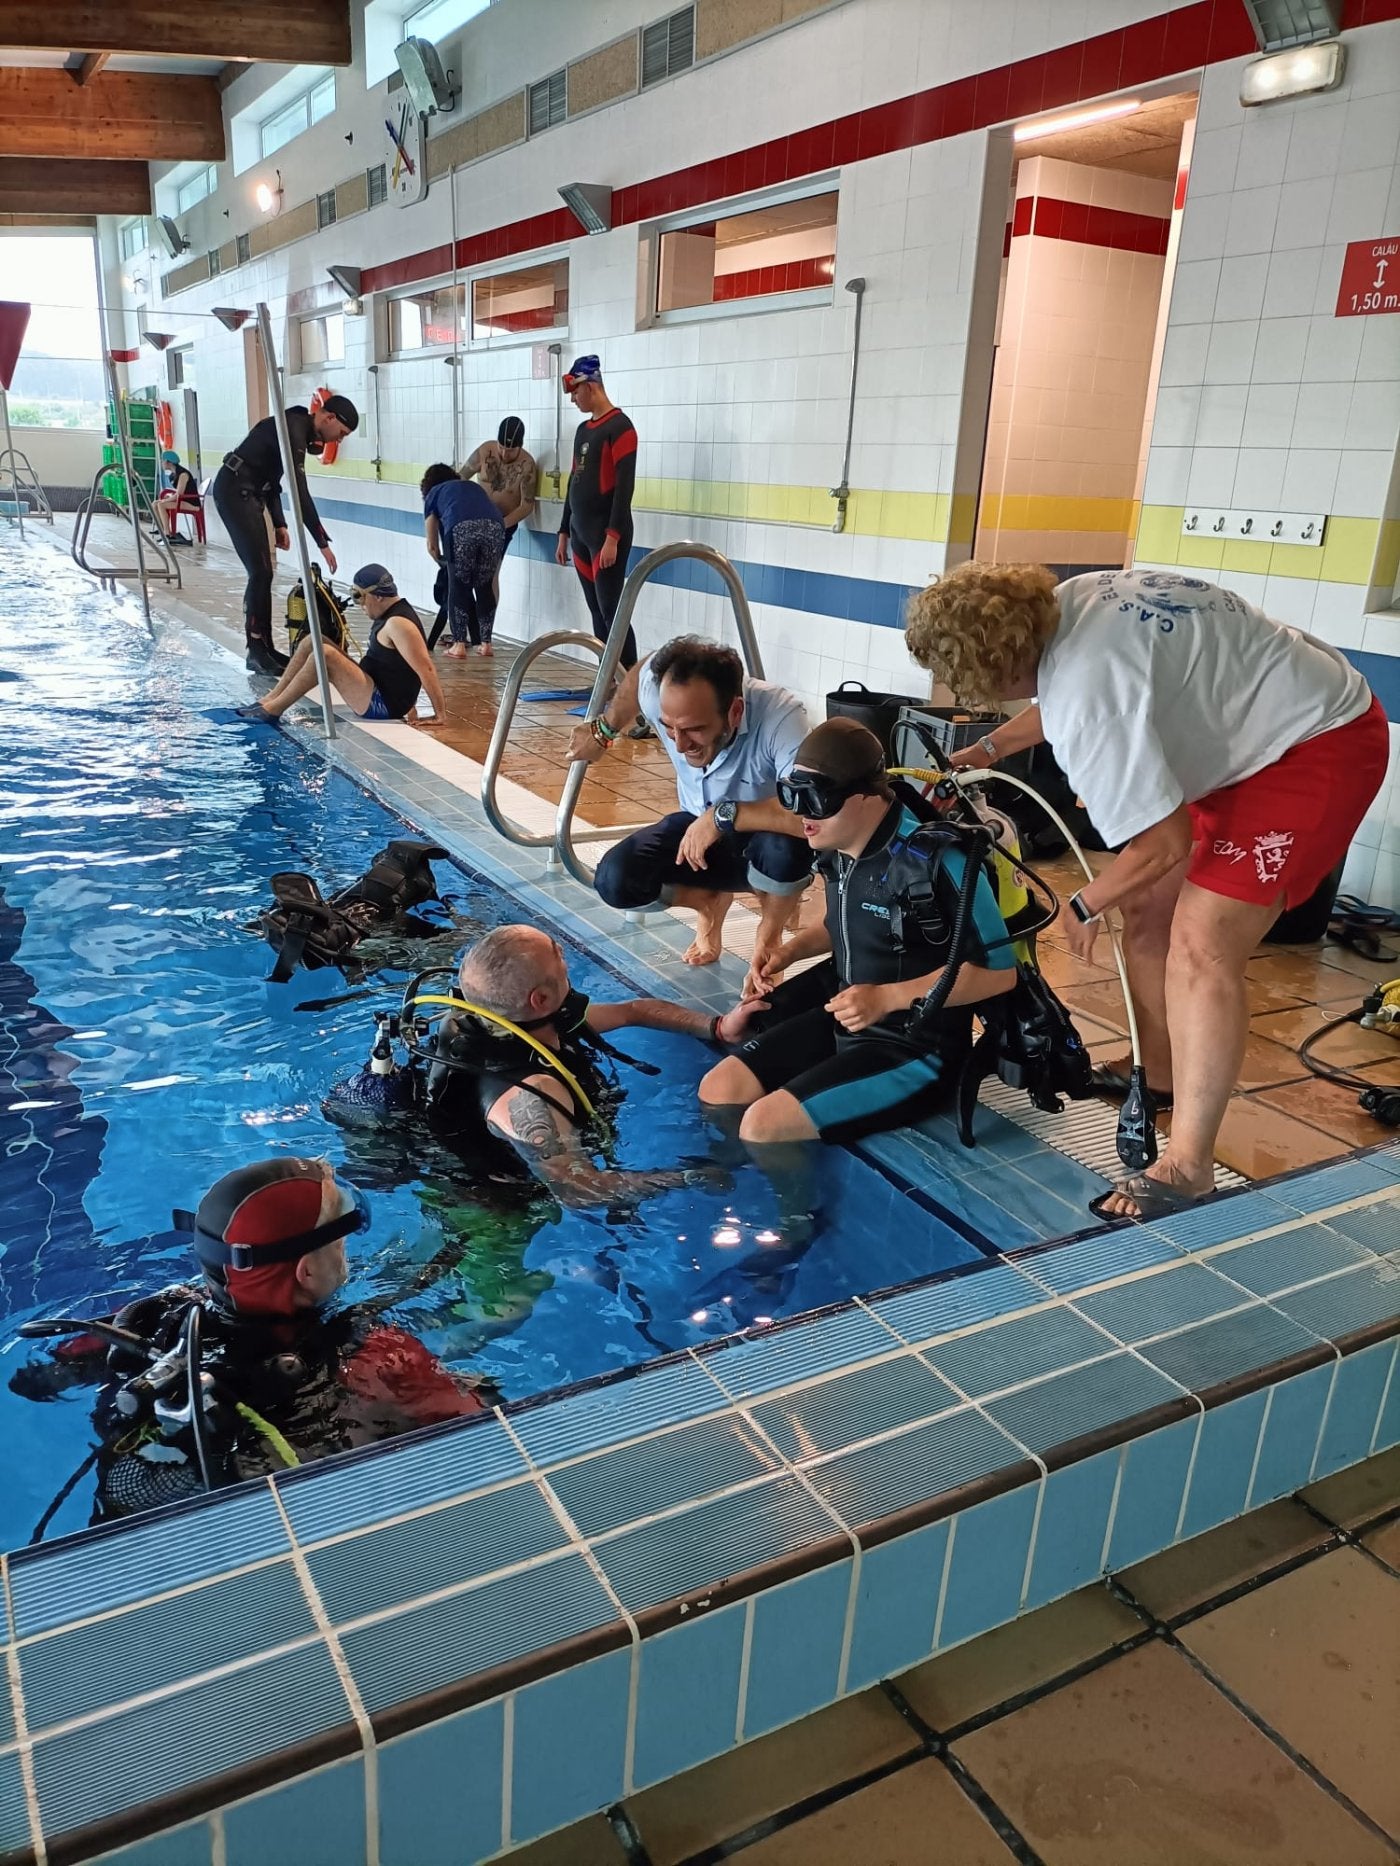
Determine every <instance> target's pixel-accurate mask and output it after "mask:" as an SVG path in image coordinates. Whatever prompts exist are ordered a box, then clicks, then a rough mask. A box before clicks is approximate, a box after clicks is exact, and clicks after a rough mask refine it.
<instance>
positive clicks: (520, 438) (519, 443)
mask: <svg viewBox="0 0 1400 1866" xmlns="http://www.w3.org/2000/svg"><path fill="white" fill-rule="evenodd" d="M496 439H497V441H498V442H499V443H500V445H501V446H502V447H523V446H524V444H525V423H524V422H523V421H522V420H521V419H520V417H519V415H507V416H506V418H505V420H504V421H503V422H502V423H501V425H500V427H498V428H497V429H496Z"/></svg>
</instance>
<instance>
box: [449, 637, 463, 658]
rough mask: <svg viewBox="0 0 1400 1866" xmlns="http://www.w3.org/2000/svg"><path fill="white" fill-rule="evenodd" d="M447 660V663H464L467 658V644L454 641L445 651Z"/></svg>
mask: <svg viewBox="0 0 1400 1866" xmlns="http://www.w3.org/2000/svg"><path fill="white" fill-rule="evenodd" d="M447 658H448V660H449V661H465V660H466V658H467V644H466V643H465V642H464V641H454V642H453V644H452V646H451V647H450V648H449V649H448V650H447Z"/></svg>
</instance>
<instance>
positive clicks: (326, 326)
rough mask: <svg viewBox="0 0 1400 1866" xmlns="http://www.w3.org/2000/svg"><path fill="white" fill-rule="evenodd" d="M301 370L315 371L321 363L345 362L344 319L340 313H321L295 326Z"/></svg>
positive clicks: (305, 318)
mask: <svg viewBox="0 0 1400 1866" xmlns="http://www.w3.org/2000/svg"><path fill="white" fill-rule="evenodd" d="M297 336H298V339H299V347H300V350H301V367H302V369H303V370H308V369H317V368H319V367H320V365H321V364H322V363H343V362H344V361H345V317H344V314H343V313H342V312H340V311H323V312H321V313H320V315H319V316H317V317H304V318H303V319H302V320H301V322H300V323H299V324H298V326H297Z"/></svg>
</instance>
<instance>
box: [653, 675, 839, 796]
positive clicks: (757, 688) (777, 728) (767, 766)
mask: <svg viewBox="0 0 1400 1866" xmlns="http://www.w3.org/2000/svg"><path fill="white" fill-rule="evenodd" d="M637 705H638V707H639V708H640V709H641V712H642V715H643V717H644V718H646V719H647V720H649V721H650V722H651V727H652V730H653V731H654V732H655V733H656V736H657V738H659V739H660V741H661V749H662V750H663V751H664V752H665V754H666V756H667V757H668V758H669V759H670V761H671V763H672V765H673V766H674V767H675V773H676V800H677V802H678V803H679V805H680V807H681V809H682V810H689V811H690V813H691V815H692V816H700V815H701V814H702V813H703V812H704V811H705V810H707V809H708V808H709V807H710V805H711V804H713V803H726V802H728V801H729V800H730V799H732V800H733V801H734V802H735V803H762V802H763V801H764V800H765V799H766V798H768V797H773V796H776V795H777V790H778V779H779V778H780V777H786V776H787V774H788V772H789V771H791V769H792V765H793V760H794V759H795V758H796V757H797V748H798V746H799V745H800V744H801V743H802V741H803V739H805V738H806V736H807V733H808V730H809V728H808V725H807V714H806V712H805V710H804V709H803V705H802V702H801V700H799V699H798V697H797V695H796V694H795V693H789V692H788V690H787V688H786V687H775V686H774V685H773V684H772V683H771V682H770V681H767V680H750V679H749V677H748V676H747V675H745V677H744V715H743V718H742V719H741V720H740V721H739V730H738V731H737V732H736V733H735V734H734V737H733V738H732V739H731V740H730V741H729V743H728V745H726V746H725V747H724V748H723V750H722V751H721V752H720V753H719V754H718V756H717V757H716V758H715V760H714V762H713V763H712V764H708V765H706V766H705V768H704V769H703V770H697V769H696V768H695V766H694V765H690V764H687V763H686V761H685V758H684V757H683V756H682V754H681V753H680V752H678V751H677V750H676V748H675V746H674V745H673V744H672V743H671V740H670V738H669V737H668V736H667V732H666V728H665V726H663V725H662V723H661V683H660V681H658V680H657V678H656V675H655V674H654V673H653V672H652V665H651V661H650V659H648V660H647V661H646V662H645V663H644V664H643V666H642V672H641V678H640V679H639V680H638V682H637ZM794 821H796V819H795V818H794Z"/></svg>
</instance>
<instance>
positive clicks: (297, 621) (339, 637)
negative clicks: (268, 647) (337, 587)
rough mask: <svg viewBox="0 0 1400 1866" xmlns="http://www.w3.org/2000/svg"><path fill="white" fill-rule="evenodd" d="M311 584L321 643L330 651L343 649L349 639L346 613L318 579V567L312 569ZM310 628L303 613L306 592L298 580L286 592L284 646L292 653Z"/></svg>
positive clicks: (320, 578)
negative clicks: (318, 620) (329, 645)
mask: <svg viewBox="0 0 1400 1866" xmlns="http://www.w3.org/2000/svg"><path fill="white" fill-rule="evenodd" d="M311 583H312V587H313V589H314V590H315V592H316V612H317V614H318V615H319V617H320V620H321V639H322V640H323V641H328V642H330V644H331V645H332V647H335V648H340V649H344V647H345V644H346V641H347V639H348V636H349V629H348V627H347V625H346V620H345V610H344V608H343V606H342V605H341V602H340V599H339V597H337V595H336V593H335V591H334V590H333V589H332V588H331V586H330V584H329V583H327V581H326V579H325V578H324V577H323V576H322V575H321V569H320V565H319V564H313V565H312V566H311ZM309 626H310V624H309V621H308V617H307V611H306V591H305V589H304V588H303V587H302V581H301V578H300V577H298V578H297V580H296V582H295V583H294V584H293V585H292V587H291V589H290V590H289V591H288V592H287V646H288V647H289V648H290V649H292V650H293V651H295V650H296V649H297V648H298V647H299V646H300V645H301V639H302V637H303V635H305V634H306V632H307V629H308V627H309Z"/></svg>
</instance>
